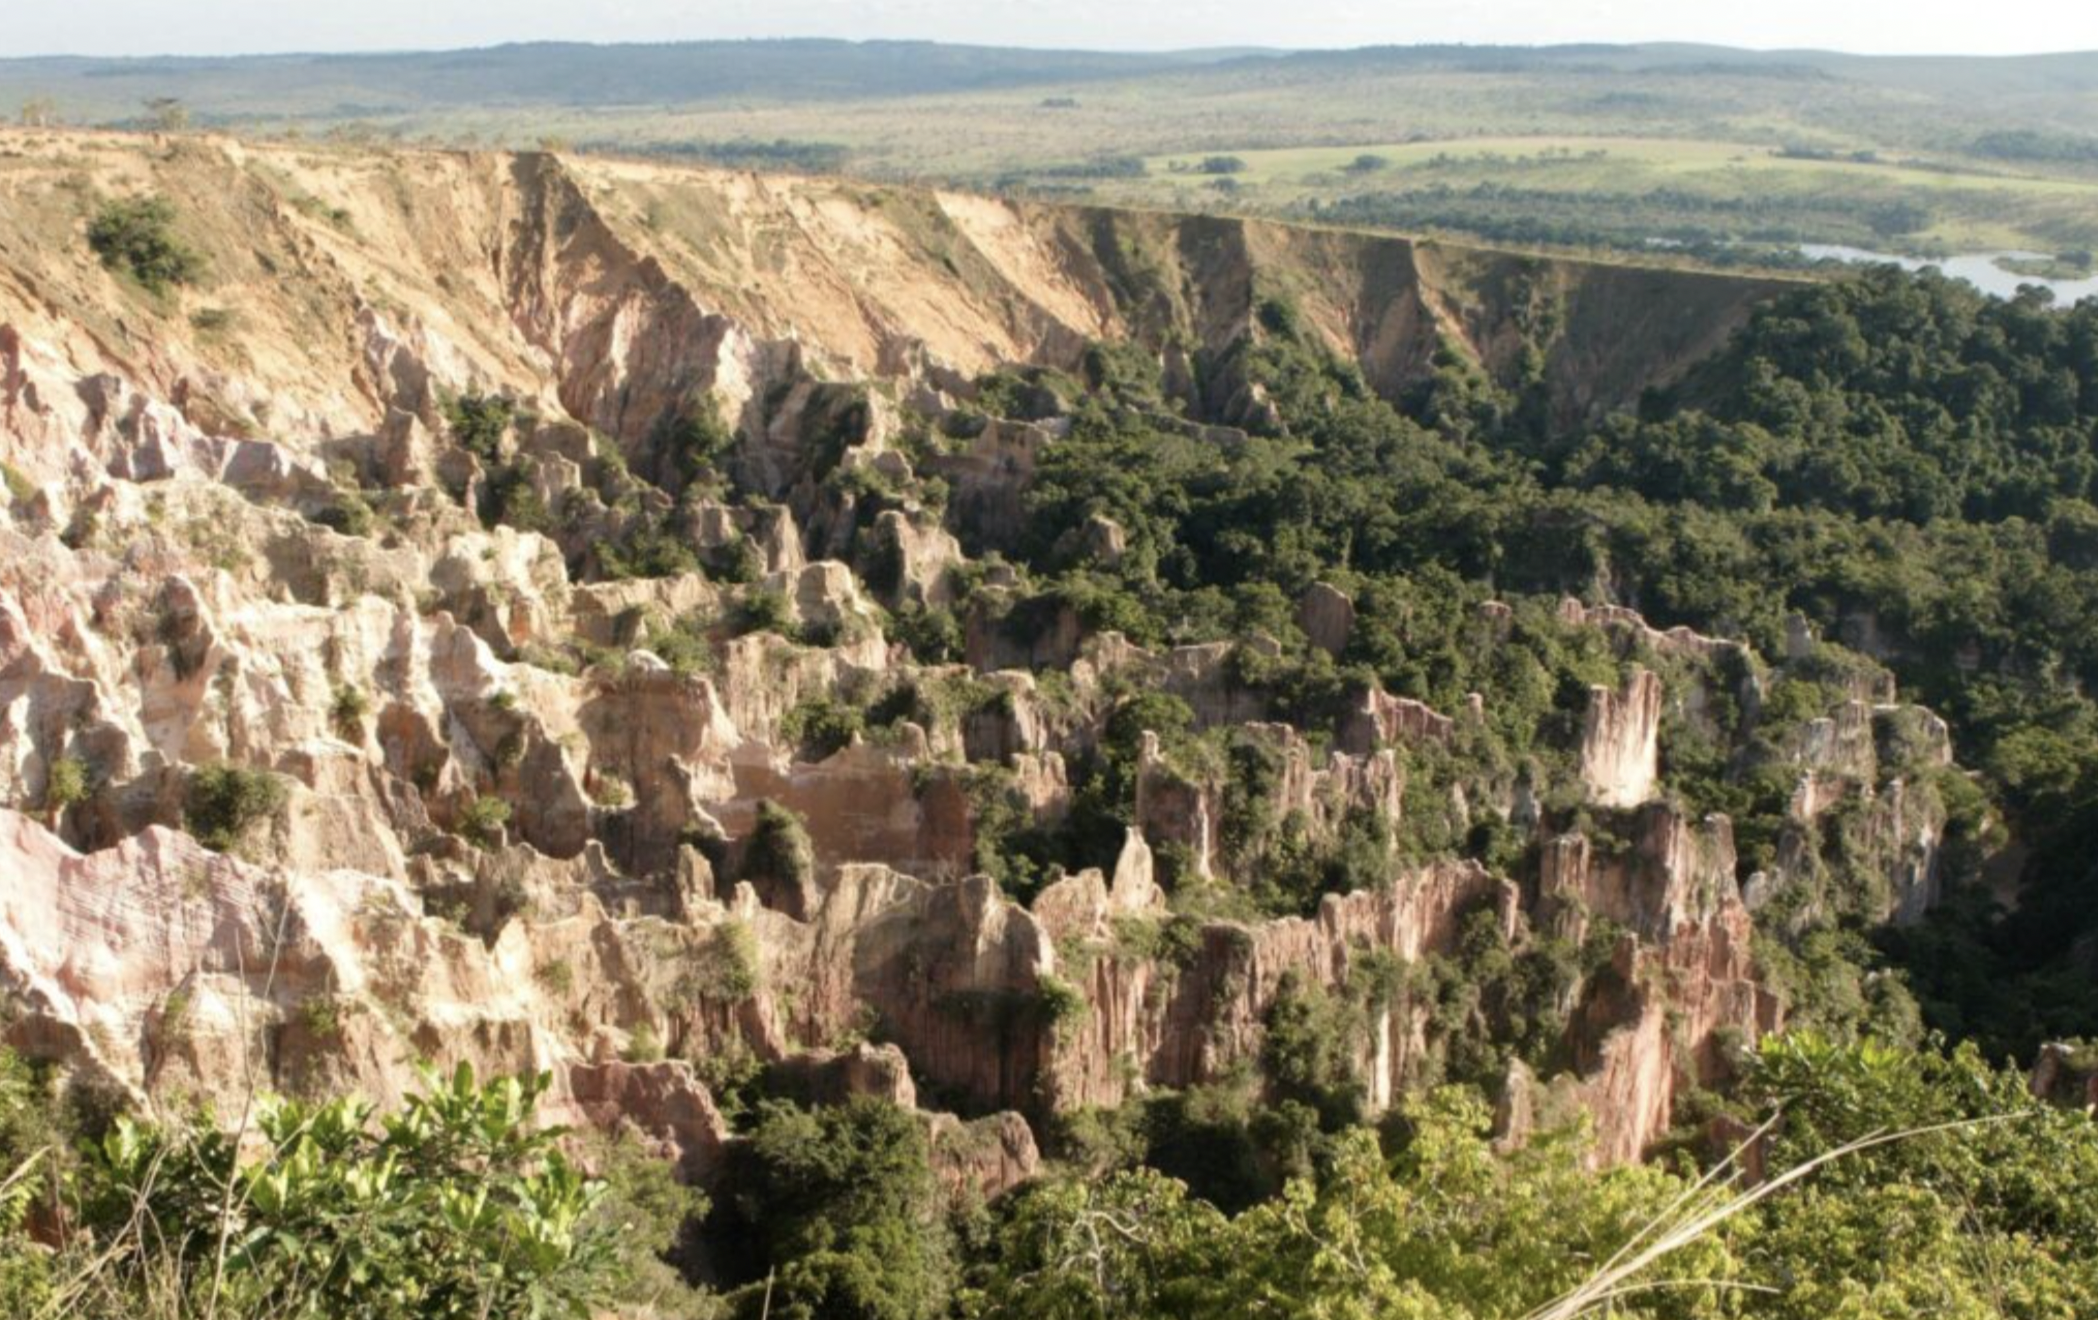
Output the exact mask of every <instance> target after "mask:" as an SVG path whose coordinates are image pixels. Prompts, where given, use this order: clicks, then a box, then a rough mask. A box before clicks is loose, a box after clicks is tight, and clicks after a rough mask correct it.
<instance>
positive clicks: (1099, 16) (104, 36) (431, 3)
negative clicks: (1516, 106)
mask: <svg viewBox="0 0 2098 1320" xmlns="http://www.w3.org/2000/svg"><path fill="white" fill-rule="evenodd" d="M9 11H12V12H9ZM780 36H833V37H853V38H868V37H922V38H929V39H934V40H940V41H960V42H981V43H987V44H996V45H1024V46H1075V47H1089V48H1096V49H1159V48H1172V47H1186V46H1225V45H1260V46H1295V47H1333V46H1359V45H1368V44H1373V43H1398V44H1411V43H1415V42H1439V41H1465V42H1478V43H1485V42H1518V43H1548V42H1564V41H1710V42H1719V43H1724V44H1727V45H1736V46H1755V47H1783V46H1814V47H1821V48H1826V49H1835V50H1851V51H1871V52H1889V53H1920V52H1958V53H1966V54H2005V53H2012V52H2022V51H2035V50H2091V49H2098V0H1997V3H1994V4H1976V3H1974V0H604V2H603V3H590V2H589V0H322V2H316V0H0V56H6V55H43V54H54V53H61V52H64V53H78V54H96V55H144V54H163V53H184V54H212V53H224V52H233V51H283V50H302V51H305V50H374V49H430V48H435V47H447V46H475V45H489V44H493V43H496V42H502V41H528V40H544V39H559V40H575V41H676V40H691V39H697V38H708V37H780Z"/></svg>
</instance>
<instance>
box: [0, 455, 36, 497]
mask: <svg viewBox="0 0 2098 1320" xmlns="http://www.w3.org/2000/svg"><path fill="white" fill-rule="evenodd" d="M0 487H5V488H6V490H7V498H8V500H9V501H10V502H11V503H15V504H22V503H26V502H27V501H29V500H31V499H34V498H35V497H36V483H34V482H32V481H31V480H30V479H29V478H28V477H25V476H23V475H22V470H21V469H20V468H18V467H16V466H15V465H14V464H12V463H0Z"/></svg>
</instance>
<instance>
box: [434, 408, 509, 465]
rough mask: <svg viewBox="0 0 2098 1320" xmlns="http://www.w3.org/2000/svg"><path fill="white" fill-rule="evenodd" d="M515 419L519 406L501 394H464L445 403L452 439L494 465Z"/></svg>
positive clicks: (446, 417)
mask: <svg viewBox="0 0 2098 1320" xmlns="http://www.w3.org/2000/svg"><path fill="white" fill-rule="evenodd" d="M516 417H517V405H516V403H514V402H513V401H511V400H509V399H506V398H503V397H502V396H500V395H494V394H461V395H459V396H457V397H455V398H451V399H447V400H445V402H444V419H445V422H446V423H447V424H448V425H449V426H450V427H451V429H452V438H453V439H454V440H456V441H458V442H459V444H460V445H461V446H462V447H463V448H465V449H466V450H467V451H468V452H470V453H472V454H473V455H474V457H476V458H478V459H480V460H481V461H482V462H483V463H493V462H495V460H496V459H497V457H498V456H499V455H500V454H501V452H502V447H503V437H504V436H506V435H508V434H509V433H510V424H511V422H512V421H514V420H515V419H516Z"/></svg>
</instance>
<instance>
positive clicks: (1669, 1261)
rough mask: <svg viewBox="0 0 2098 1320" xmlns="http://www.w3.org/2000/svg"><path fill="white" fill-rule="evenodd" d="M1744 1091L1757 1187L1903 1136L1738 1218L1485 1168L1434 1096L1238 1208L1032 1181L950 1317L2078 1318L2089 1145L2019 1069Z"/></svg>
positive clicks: (1940, 1067) (1801, 1048) (1798, 1060)
mask: <svg viewBox="0 0 2098 1320" xmlns="http://www.w3.org/2000/svg"><path fill="white" fill-rule="evenodd" d="M1747 1092H1748V1094H1750V1095H1751V1096H1753V1097H1754V1099H1755V1100H1756V1101H1757V1102H1759V1103H1776V1102H1782V1103H1783V1104H1784V1106H1785V1114H1786V1117H1785V1119H1784V1121H1783V1123H1782V1124H1781V1125H1780V1126H1779V1127H1778V1128H1777V1129H1776V1132H1775V1135H1774V1137H1773V1138H1772V1139H1771V1140H1770V1141H1769V1142H1768V1144H1767V1145H1765V1146H1763V1147H1762V1148H1761V1149H1760V1155H1761V1157H1762V1158H1763V1159H1764V1160H1766V1161H1767V1165H1766V1167H1767V1170H1768V1173H1769V1175H1770V1176H1772V1177H1773V1178H1774V1177H1776V1176H1777V1175H1780V1174H1782V1173H1784V1172H1785V1171H1788V1170H1791V1169H1796V1168H1802V1167H1804V1166H1805V1165H1807V1164H1808V1163H1809V1162H1810V1161H1812V1160H1813V1159H1815V1158H1817V1157H1819V1156H1821V1155H1823V1154H1825V1153H1827V1152H1830V1151H1834V1150H1838V1149H1841V1148H1843V1147H1844V1146H1845V1145H1846V1144H1847V1143H1851V1142H1856V1141H1860V1140H1865V1139H1869V1138H1872V1137H1874V1136H1877V1135H1881V1134H1909V1135H1899V1136H1896V1137H1895V1139H1893V1140H1891V1141H1888V1142H1886V1143H1885V1144H1881V1145H1875V1146H1871V1147H1869V1148H1867V1149H1865V1150H1862V1151H1858V1152H1856V1153H1852V1154H1849V1155H1846V1156H1844V1157H1842V1158H1839V1159H1837V1160H1835V1161H1834V1162H1832V1163H1830V1164H1828V1165H1826V1166H1825V1167H1823V1168H1821V1169H1819V1170H1818V1171H1816V1172H1814V1173H1812V1174H1810V1175H1808V1176H1806V1177H1805V1178H1804V1180H1803V1181H1801V1182H1800V1183H1798V1184H1797V1185H1795V1186H1792V1187H1789V1188H1784V1189H1781V1190H1779V1191H1778V1192H1777V1193H1776V1194H1775V1195H1770V1196H1768V1197H1767V1198H1765V1199H1761V1200H1760V1201H1748V1202H1745V1201H1744V1198H1743V1197H1742V1196H1741V1195H1740V1192H1741V1190H1742V1189H1738V1188H1731V1187H1729V1186H1728V1184H1726V1183H1725V1182H1720V1183H1718V1184H1717V1185H1716V1186H1706V1187H1703V1188H1698V1187H1693V1185H1692V1181H1691V1179H1690V1178H1689V1177H1688V1176H1687V1175H1686V1174H1684V1173H1682V1172H1678V1171H1675V1170H1671V1169H1667V1168H1663V1167H1658V1166H1643V1167H1642V1166H1635V1167H1628V1168H1619V1169H1613V1170H1609V1171H1606V1172H1603V1173H1600V1174H1598V1173H1595V1172H1592V1171H1589V1170H1587V1169H1585V1168H1583V1167H1582V1165H1581V1162H1580V1146H1579V1142H1578V1140H1577V1139H1576V1138H1573V1137H1572V1136H1571V1135H1570V1134H1561V1135H1559V1136H1557V1137H1553V1138H1546V1139H1544V1140H1539V1141H1533V1142H1531V1143H1530V1144H1529V1145H1527V1146H1526V1147H1525V1148H1524V1149H1522V1150H1521V1151H1519V1152H1516V1153H1514V1154H1513V1155H1503V1154H1500V1153H1497V1152H1496V1151H1495V1150H1494V1149H1493V1148H1492V1146H1491V1145H1490V1144H1489V1142H1488V1140H1487V1131H1488V1127H1489V1117H1488V1114H1487V1111H1486V1110H1485V1108H1484V1107H1483V1106H1482V1105H1481V1104H1480V1103H1479V1101H1478V1099H1477V1098H1476V1096H1475V1095H1472V1094H1469V1093H1466V1092H1464V1091H1462V1090H1446V1091H1438V1092H1435V1093H1432V1094H1430V1095H1427V1096H1425V1097H1422V1098H1421V1099H1419V1100H1417V1101H1415V1102H1413V1103H1411V1104H1409V1105H1408V1106H1407V1108H1406V1109H1405V1111H1404V1114H1403V1116H1402V1117H1401V1118H1400V1119H1399V1121H1397V1122H1396V1123H1394V1124H1392V1125H1391V1126H1390V1127H1389V1129H1388V1130H1387V1131H1386V1132H1385V1133H1384V1134H1383V1137H1382V1139H1381V1140H1380V1139H1379V1138H1378V1137H1376V1136H1373V1135H1372V1134H1371V1133H1370V1132H1368V1131H1367V1130H1365V1129H1363V1128H1360V1127H1354V1128H1348V1129H1345V1130H1343V1131H1342V1132H1341V1133H1340V1134H1339V1135H1337V1136H1335V1137H1333V1138H1331V1139H1330V1140H1328V1141H1327V1143H1326V1144H1325V1145H1324V1146H1323V1148H1322V1149H1321V1150H1320V1151H1319V1154H1318V1156H1317V1158H1316V1159H1315V1160H1314V1161H1313V1163H1312V1165H1311V1167H1310V1168H1309V1169H1308V1170H1307V1171H1306V1172H1304V1173H1303V1174H1301V1175H1300V1176H1297V1177H1294V1178H1292V1179H1291V1181H1290V1182H1289V1184H1288V1186H1287V1189H1286V1190H1285V1191H1284V1192H1283V1193H1282V1194H1281V1195H1280V1196H1279V1197H1276V1198H1275V1199H1273V1200H1270V1201H1267V1202H1264V1203H1262V1204H1259V1205H1256V1206H1253V1207H1251V1208H1248V1209H1245V1210H1242V1211H1239V1212H1237V1213H1235V1214H1232V1213H1226V1212H1225V1211H1222V1210H1219V1209H1218V1208H1216V1206H1214V1205H1213V1204H1211V1203H1210V1202H1208V1201H1205V1200H1202V1199H1198V1198H1196V1197H1194V1196H1191V1195H1189V1193H1188V1189H1187V1187H1186V1186H1185V1185H1184V1184H1182V1183H1181V1182H1178V1181H1176V1180H1174V1179H1172V1178H1169V1177H1164V1176H1161V1175H1160V1174H1159V1173H1157V1172H1155V1171H1153V1170H1150V1169H1145V1168H1133V1169H1130V1170H1128V1171H1125V1172H1120V1173H1116V1174H1113V1175H1110V1176H1107V1177H1097V1176H1095V1177H1072V1178H1062V1179H1051V1180H1049V1181H1047V1182H1045V1183H1043V1184H1041V1185H1039V1186H1036V1187H1034V1188H1032V1189H1030V1190H1028V1191H1026V1192H1024V1193H1022V1194H1021V1195H1019V1196H1018V1197H1016V1198H1015V1199H1014V1200H1013V1202H1012V1203H1011V1204H1009V1205H1008V1206H1006V1207H1005V1208H1004V1211H1003V1213H1002V1214H1001V1215H1000V1216H999V1219H998V1224H997V1227H996V1229H995V1231H994V1232H993V1233H992V1234H991V1235H990V1238H989V1244H988V1250H987V1251H985V1252H984V1253H982V1255H981V1257H980V1258H979V1259H978V1260H977V1261H976V1262H975V1263H974V1265H973V1268H972V1269H971V1271H970V1274H969V1283H968V1286H967V1288H965V1290H964V1291H963V1293H962V1301H963V1312H964V1313H965V1314H968V1315H976V1316H1014V1317H1017V1316H1029V1317H1039V1316H1054V1317H1074V1318H1075V1317H1102V1318H1104V1317H1108V1316H1157V1317H1166V1316H1187V1317H1197V1316H1200V1317H1205V1318H1206V1317H1214V1316H1226V1317H1240V1316H1243V1317H1253V1316H1265V1315H1275V1314H1288V1315H1331V1316H1350V1317H1357V1316H1359V1317H1365V1318H1367V1317H1372V1316H1375V1317H1393V1316H1399V1317H1421V1318H1422V1320H1431V1318H1432V1320H1470V1318H1473V1317H1478V1318H1481V1320H1483V1318H1484V1317H1511V1318H1512V1317H1517V1316H1554V1317H1557V1316H1572V1315H1577V1314H1591V1313H1599V1312H1598V1310H1597V1309H1596V1308H1597V1305H1598V1304H1599V1303H1600V1301H1601V1299H1602V1297H1603V1295H1605V1294H1607V1295H1608V1296H1609V1297H1610V1302H1609V1307H1608V1313H1609V1314H1612V1315H1620V1316H1627V1317H1652V1318H1654V1320H1660V1318H1661V1317H1670V1318H1674V1317H1684V1318H1687V1317H1695V1316H1720V1315H1728V1316H1741V1317H1770V1318H1771V1320H1779V1318H1782V1320H1820V1318H1821V1317H1827V1316H1832V1315H1856V1316H1897V1315H1899V1316H1906V1315H1924V1314H1932V1315H1976V1316H1982V1315H1990V1316H2006V1317H2008V1316H2018V1317H2034V1318H2035V1320H2036V1318H2037V1317H2042V1316H2063V1317H2066V1316H2070V1315H2075V1314H2080V1313H2081V1312H2082V1311H2083V1310H2085V1309H2088V1308H2089V1307H2091V1306H2092V1305H2094V1304H2098V1258H2094V1257H2093V1256H2092V1254H2091V1253H2090V1252H2089V1251H2088V1250H2086V1249H2085V1248H2084V1247H2083V1245H2082V1243H2084V1242H2086V1241H2088V1235H2089V1234H2090V1233H2092V1232H2093V1231H2098V1220H2094V1218H2093V1212H2092V1209H2091V1206H2090V1204H2089V1199H2088V1197H2086V1196H2084V1195H2083V1194H2082V1191H2081V1187H2082V1185H2083V1180H2085V1179H2088V1178H2089V1177H2090V1176H2092V1175H2093V1174H2094V1173H2098V1127H2094V1126H2093V1125H2092V1123H2091V1122H2090V1120H2089V1119H2088V1118H2086V1117H2085V1116H2083V1115H2081V1114H2076V1113H2069V1112H2063V1111H2055V1110H2047V1109H2044V1108H2035V1107H2034V1106H2033V1104H2032V1102H2031V1101H2030V1100H2029V1099H2028V1098H2027V1097H2026V1096H2025V1095H2024V1093H2023V1082H2022V1079H2021V1078H2020V1077H2019V1076H2018V1075H2017V1074H2016V1073H2014V1072H1998V1071H1994V1070H1992V1069H1990V1068H1988V1067H1987V1066H1986V1065H1984V1064H1983V1063H1982V1062H1981V1061H1980V1060H1979V1058H1978V1057H1977V1056H1976V1055H1975V1054H1974V1053H1973V1052H1972V1051H1971V1050H1965V1051H1960V1052H1958V1053H1955V1054H1952V1055H1945V1054H1940V1053H1937V1052H1924V1053H1920V1054H1918V1053H1909V1052H1904V1051H1898V1050H1891V1049H1885V1048H1881V1047H1876V1046H1857V1047H1842V1046H1835V1045H1830V1044H1828V1043H1827V1042H1825V1041H1822V1040H1819V1039H1817V1038H1811V1037H1795V1038H1789V1039H1784V1040H1775V1041H1773V1042H1771V1043H1770V1044H1769V1045H1768V1046H1766V1047H1765V1049H1764V1051H1763V1052H1762V1054H1761V1055H1760V1056H1759V1057H1758V1058H1757V1059H1756V1060H1755V1062H1754V1064H1753V1066H1752V1068H1751V1071H1750V1078H1749V1082H1748V1087H1747ZM1947 1125H1950V1126H1947ZM1764 1185H1765V1186H1768V1185H1769V1184H1768V1183H1766V1184H1764ZM1700 1225H1701V1226H1702V1227H1701V1230H1693V1226H1700ZM1664 1245H1665V1246H1666V1247H1667V1249H1666V1250H1661V1249H1660V1248H1662V1247H1663V1246H1664ZM1650 1248H1651V1249H1654V1259H1653V1260H1652V1261H1651V1262H1650V1263H1647V1264H1645V1266H1644V1267H1643V1268H1632V1267H1627V1268H1624V1269H1623V1270H1622V1272H1617V1267H1619V1266H1624V1265H1627V1263H1628V1262H1630V1263H1636V1262H1639V1260H1640V1258H1641V1255H1642V1253H1643V1252H1645V1251H1646V1250H1648V1249H1650ZM1584 1289H1585V1290H1586V1291H1584ZM1584 1301H1585V1302H1587V1303H1588V1305H1587V1306H1586V1307H1584V1306H1583V1305H1582V1303H1583V1302H1584Z"/></svg>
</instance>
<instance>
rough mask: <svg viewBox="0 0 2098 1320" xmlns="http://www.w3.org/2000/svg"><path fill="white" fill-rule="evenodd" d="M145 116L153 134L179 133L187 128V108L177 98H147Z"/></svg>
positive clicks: (180, 99)
mask: <svg viewBox="0 0 2098 1320" xmlns="http://www.w3.org/2000/svg"><path fill="white" fill-rule="evenodd" d="M146 116H147V119H146V122H147V123H149V124H151V125H152V126H153V129H154V131H155V132H159V133H179V132H181V131H182V130H183V129H185V128H188V127H189V107H188V106H186V105H184V104H183V103H182V98H180V97H178V96H153V97H148V98H147V99H146Z"/></svg>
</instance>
